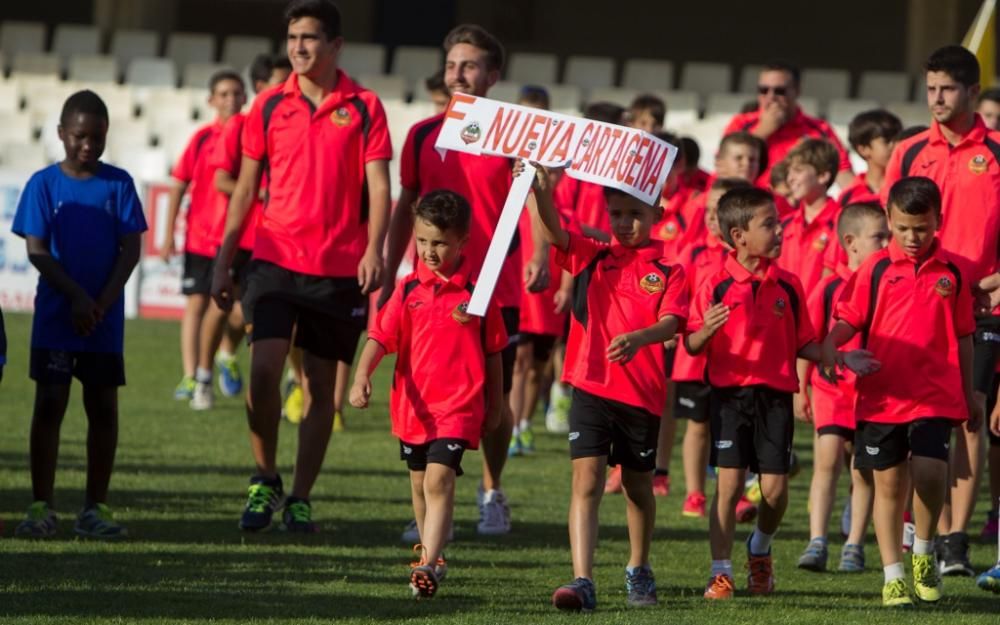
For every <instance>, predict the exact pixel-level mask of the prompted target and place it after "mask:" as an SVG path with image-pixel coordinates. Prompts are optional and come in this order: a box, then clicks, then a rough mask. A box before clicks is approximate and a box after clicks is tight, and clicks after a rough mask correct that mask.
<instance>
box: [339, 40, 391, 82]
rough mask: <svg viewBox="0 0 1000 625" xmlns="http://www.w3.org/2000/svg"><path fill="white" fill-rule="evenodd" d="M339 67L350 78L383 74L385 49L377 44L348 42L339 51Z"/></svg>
mask: <svg viewBox="0 0 1000 625" xmlns="http://www.w3.org/2000/svg"><path fill="white" fill-rule="evenodd" d="M339 63H340V66H341V67H343V68H344V70H345V71H346V72H347V73H348V74H349V75H351V76H362V75H364V76H375V75H378V74H384V73H385V47H383V46H381V45H379V44H377V43H355V42H353V41H348V42H347V43H345V44H344V47H343V49H342V50H341V51H340V60H339Z"/></svg>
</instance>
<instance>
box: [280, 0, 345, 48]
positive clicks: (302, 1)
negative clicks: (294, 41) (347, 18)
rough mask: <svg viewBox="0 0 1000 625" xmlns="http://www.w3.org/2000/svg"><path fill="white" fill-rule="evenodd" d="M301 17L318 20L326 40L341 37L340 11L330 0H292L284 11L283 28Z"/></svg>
mask: <svg viewBox="0 0 1000 625" xmlns="http://www.w3.org/2000/svg"><path fill="white" fill-rule="evenodd" d="M303 17H311V18H313V19H316V20H319V22H320V23H321V24H322V25H323V34H325V35H326V38H327V39H336V38H337V37H340V36H341V28H342V25H341V22H340V9H338V8H337V5H336V4H334V3H333V2H330V0H292V1H291V2H289V3H288V7H287V8H286V9H285V28H287V27H288V25H289V24H291V23H292V22H294V21H295V20H298V19H302V18H303Z"/></svg>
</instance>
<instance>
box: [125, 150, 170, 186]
mask: <svg viewBox="0 0 1000 625" xmlns="http://www.w3.org/2000/svg"><path fill="white" fill-rule="evenodd" d="M115 158H116V164H117V165H118V166H120V167H127V168H128V171H129V173H130V174H132V175H133V176H134V177H135V179H136V180H138V181H141V182H163V181H164V180H167V179H169V177H170V159H169V158H167V151H166V150H164V149H163V148H145V149H137V150H129V151H127V152H126V153H125V154H123V155H121V156H120V157H119V156H118V155H115Z"/></svg>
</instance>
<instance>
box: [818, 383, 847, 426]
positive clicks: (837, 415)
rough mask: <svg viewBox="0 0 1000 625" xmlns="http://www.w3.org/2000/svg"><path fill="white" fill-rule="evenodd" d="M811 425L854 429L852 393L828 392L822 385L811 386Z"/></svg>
mask: <svg viewBox="0 0 1000 625" xmlns="http://www.w3.org/2000/svg"><path fill="white" fill-rule="evenodd" d="M812 406H813V426H814V427H815V428H816V429H817V430H819V429H820V428H824V427H828V426H837V427H841V428H846V429H848V430H853V429H855V421H854V402H853V393H850V397H845V396H844V394H843V393H839V392H830V391H829V390H827V389H826V388H824V387H822V386H813V387H812Z"/></svg>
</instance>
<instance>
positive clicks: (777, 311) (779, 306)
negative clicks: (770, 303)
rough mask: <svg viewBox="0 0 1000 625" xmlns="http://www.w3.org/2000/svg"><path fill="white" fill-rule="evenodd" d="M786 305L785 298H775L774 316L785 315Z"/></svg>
mask: <svg viewBox="0 0 1000 625" xmlns="http://www.w3.org/2000/svg"><path fill="white" fill-rule="evenodd" d="M785 306H786V304H785V300H784V298H782V297H779V298H778V299H776V300H774V308H773V309H772V310H773V311H774V316H775V317H779V318H780V317H784V316H785Z"/></svg>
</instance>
